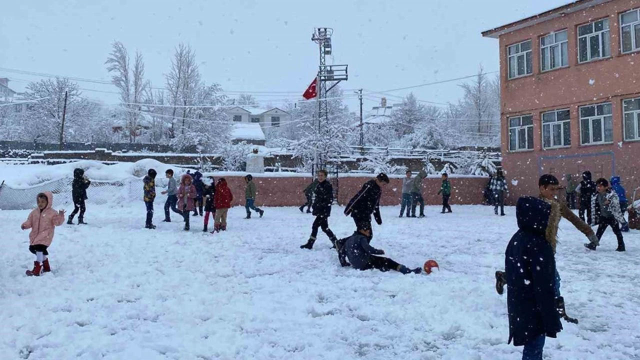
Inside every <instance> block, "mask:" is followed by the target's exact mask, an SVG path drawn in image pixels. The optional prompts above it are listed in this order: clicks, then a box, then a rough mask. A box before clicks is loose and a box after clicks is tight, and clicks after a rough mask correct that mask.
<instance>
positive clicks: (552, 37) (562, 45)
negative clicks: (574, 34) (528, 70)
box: [540, 30, 569, 71]
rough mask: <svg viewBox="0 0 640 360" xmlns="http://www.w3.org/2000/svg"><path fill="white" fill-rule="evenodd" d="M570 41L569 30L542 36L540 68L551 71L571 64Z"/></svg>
mask: <svg viewBox="0 0 640 360" xmlns="http://www.w3.org/2000/svg"><path fill="white" fill-rule="evenodd" d="M568 51H569V42H568V39H567V30H562V31H558V32H555V33H551V34H549V35H547V36H543V37H541V38H540V68H541V70H542V71H549V70H553V69H557V68H561V67H564V66H569V52H568Z"/></svg>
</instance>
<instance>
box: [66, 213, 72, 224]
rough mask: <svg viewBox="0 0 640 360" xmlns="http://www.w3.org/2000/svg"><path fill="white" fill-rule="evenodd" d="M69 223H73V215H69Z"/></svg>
mask: <svg viewBox="0 0 640 360" xmlns="http://www.w3.org/2000/svg"><path fill="white" fill-rule="evenodd" d="M67 225H73V216H71V215H69V217H68V218H67Z"/></svg>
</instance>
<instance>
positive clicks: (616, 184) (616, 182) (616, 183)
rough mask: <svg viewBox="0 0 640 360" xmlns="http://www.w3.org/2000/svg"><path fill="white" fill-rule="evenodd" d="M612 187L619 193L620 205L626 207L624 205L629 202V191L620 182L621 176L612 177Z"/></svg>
mask: <svg viewBox="0 0 640 360" xmlns="http://www.w3.org/2000/svg"><path fill="white" fill-rule="evenodd" d="M611 188H612V189H613V190H614V191H615V192H616V195H618V200H620V207H621V208H622V207H624V205H626V204H628V202H627V192H626V191H625V190H624V188H623V187H622V184H621V183H620V176H614V177H612V178H611Z"/></svg>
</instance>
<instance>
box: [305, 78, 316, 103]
mask: <svg viewBox="0 0 640 360" xmlns="http://www.w3.org/2000/svg"><path fill="white" fill-rule="evenodd" d="M317 85H318V78H315V79H313V82H312V83H311V85H309V87H308V88H307V91H305V92H304V94H302V97H303V98H305V99H306V100H309V99H313V98H314V97H316V96H318V90H317V89H316V86H317Z"/></svg>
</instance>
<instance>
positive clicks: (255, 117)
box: [249, 116, 261, 124]
mask: <svg viewBox="0 0 640 360" xmlns="http://www.w3.org/2000/svg"><path fill="white" fill-rule="evenodd" d="M255 119H258V121H253V120H255ZM249 122H250V123H252V124H259V123H260V122H261V121H260V116H251V117H250V118H249Z"/></svg>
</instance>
